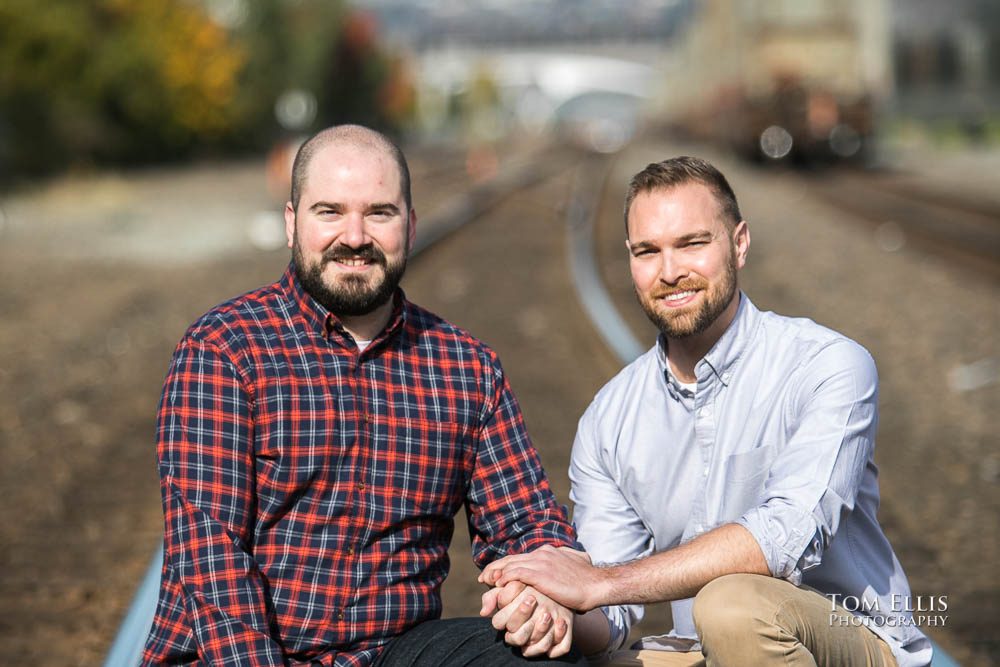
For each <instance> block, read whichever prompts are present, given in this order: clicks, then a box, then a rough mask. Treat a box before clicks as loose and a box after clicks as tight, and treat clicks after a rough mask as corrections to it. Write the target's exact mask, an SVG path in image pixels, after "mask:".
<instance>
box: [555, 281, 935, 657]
mask: <svg viewBox="0 0 1000 667" xmlns="http://www.w3.org/2000/svg"><path fill="white" fill-rule="evenodd" d="M740 298H741V300H740V306H739V310H738V312H737V315H736V318H735V319H734V321H733V323H732V324H731V325H730V327H729V328H728V329H727V331H726V332H725V333H724V334H723V335H722V337H721V338H720V339H719V341H718V342H717V343H716V344H715V345H714V346H713V347H712V349H711V350H710V351H709V353H708V354H707V355H705V358H704V359H702V360H701V361H699V362H698V364H697V366H696V367H695V375H696V376H697V387H696V389H695V391H694V392H691V391H689V390H687V389H685V388H684V387H682V386H681V385H680V384H679V383H678V382H677V380H676V379H675V378H674V377H673V375H672V374H671V373H670V371H669V365H668V363H667V360H666V357H665V354H664V349H663V344H664V341H663V339H662V338H661V341H660V343H659V344H657V345H655V346H654V347H653V348H652V349H651V350H649V351H648V352H646V353H645V354H644V355H642V356H641V357H639V359H637V360H636V361H634V362H633V363H631V364H629V365H628V366H627V367H626V368H625V369H624V370H622V371H621V372H620V373H619V374H618V375H617V376H616V377H615V378H614V379H612V380H611V381H610V382H609V383H608V384H607V385H605V386H604V388H603V389H601V391H600V392H599V393H598V394H597V396H596V397H595V399H594V401H593V403H592V404H591V405H590V407H589V408H588V409H587V411H586V413H584V415H583V417H582V418H581V419H580V424H579V428H578V430H577V436H576V442H575V443H574V445H573V456H572V462H571V464H570V479H571V481H572V491H571V494H570V495H571V498H572V500H573V502H574V503H575V504H576V509H575V515H574V521H575V523H576V525H577V530H578V533H579V539H580V541H581V543H582V544H583V545H584V546H585V547H586V549H587V551H588V552H589V553H590V554H591V557H592V558H593V559H594V561H595V562H602V563H618V562H624V561H629V560H633V559H635V558H639V557H642V556H648V555H649V554H652V553H654V552H656V551H663V550H665V549H670V548H672V547H676V546H677V545H679V544H681V543H683V542H686V541H688V540H691V539H693V538H695V537H697V536H698V535H700V534H702V533H704V532H706V531H708V530H711V529H712V528H715V527H717V526H719V525H721V524H724V523H738V524H740V525H742V526H744V527H745V528H747V530H749V531H750V533H751V534H752V535H753V536H754V537H755V538H756V540H757V542H758V543H759V544H760V548H761V550H762V551H763V552H764V556H765V558H766V559H767V564H768V567H769V568H770V570H771V573H772V575H774V576H775V577H780V578H782V579H787V580H788V581H790V582H792V583H794V584H796V585H798V584H806V585H808V586H811V587H813V588H815V589H817V590H819V591H820V592H822V593H826V594H834V593H836V594H841V595H845V596H856V597H857V598H858V599H859V600H864V603H862V604H860V605H857V606H858V607H860V608H859V610H858V612H857V614H858V615H859V618H862V620H863V621H864V624H865V625H866V626H867V627H870V628H871V629H872V630H873V631H874V632H875V633H876V634H878V635H879V636H880V637H882V638H883V639H884V640H885V641H886V642H888V644H889V646H890V647H891V648H892V651H893V653H894V654H895V656H896V659H897V660H898V662H899V664H900V666H901V667H911V666H912V667H915V666H917V665H926V664H929V663H930V659H931V646H930V642H929V641H928V640H927V638H926V637H925V636H924V635H923V633H921V632H920V630H919V629H918V628H917V627H915V625H914V620H913V617H912V614H911V613H910V612H908V611H907V609H908V608H912V605H909V604H906V602H907V601H909V600H910V599H911V598H910V587H909V584H908V583H907V581H906V575H905V574H904V573H903V569H902V567H901V566H900V564H899V561H898V560H897V559H896V556H895V554H894V553H893V551H892V547H891V546H890V545H889V542H888V540H887V539H886V537H885V534H884V533H883V532H882V529H881V527H880V526H879V524H878V520H877V518H876V511H877V510H878V504H879V493H878V469H877V468H876V466H875V463H874V462H873V459H872V454H873V450H874V445H875V429H876V425H877V421H878V407H877V401H878V376H877V374H876V371H875V364H874V362H873V361H872V358H871V356H870V355H869V354H868V352H867V351H865V349H864V348H862V347H861V346H860V345H858V344H857V343H855V342H854V341H851V340H850V339H848V338H845V337H844V336H842V335H840V334H838V333H836V332H834V331H831V330H830V329H827V328H825V327H822V326H820V325H818V324H816V323H815V322H813V321H812V320H807V319H792V318H787V317H782V316H780V315H775V314H774V313H769V312H765V313H762V312H760V311H759V310H757V308H755V307H754V305H753V304H752V303H751V302H750V300H749V299H748V298H747V297H746V295H741V297H740ZM862 610H864V611H862ZM852 611H853V610H852ZM672 612H673V618H674V629H673V630H672V631H671V633H670V637H671V639H668V640H666V641H661V642H659V645H661V646H663V647H665V648H668V647H669V646H671V645H675V646H676V645H677V644H682V643H683V642H675V641H672V638H673V637H677V638H682V639H683V638H687V639H696V638H697V635H696V633H695V629H694V623H693V622H692V620H691V601H690V600H681V601H676V602H674V603H672ZM605 613H606V614H607V615H608V618H609V621H610V623H611V626H612V642H613V643H617V644H621V642H623V641H624V640H625V638H626V637H627V636H628V632H629V628H630V625H631V624H632V623H634V622H637V621H638V620H639V619H641V618H642V607H641V606H624V607H611V608H607V609H605ZM864 617H866V618H864ZM649 645H650V647H652V646H654V645H657V642H655V641H652V642H650V644H649ZM690 645H691V646H693V647H697V644H696V643H695V644H690Z"/></svg>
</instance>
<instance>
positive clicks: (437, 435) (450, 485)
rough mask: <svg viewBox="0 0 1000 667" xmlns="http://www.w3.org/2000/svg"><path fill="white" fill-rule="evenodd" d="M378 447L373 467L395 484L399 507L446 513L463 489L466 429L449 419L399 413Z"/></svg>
mask: <svg viewBox="0 0 1000 667" xmlns="http://www.w3.org/2000/svg"><path fill="white" fill-rule="evenodd" d="M380 445H381V446H380V447H379V448H378V453H377V457H378V468H381V469H382V471H384V474H386V475H387V476H388V477H389V478H390V479H389V480H388V481H389V483H390V488H393V489H398V490H399V501H400V502H399V503H398V505H397V503H393V504H394V505H397V506H398V507H399V509H401V510H402V511H404V512H406V513H415V514H417V515H425V514H432V515H441V514H447V515H448V516H451V515H452V514H454V513H455V512H457V511H458V508H459V507H460V506H461V504H462V500H463V497H464V493H465V482H466V479H465V465H466V463H465V462H466V453H467V450H468V432H467V429H466V427H465V426H464V425H461V424H458V423H456V422H453V421H425V420H417V419H398V420H394V421H393V422H392V423H390V424H389V428H388V429H387V432H386V433H385V441H384V442H383V443H380Z"/></svg>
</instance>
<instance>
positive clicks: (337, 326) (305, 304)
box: [279, 263, 407, 352]
mask: <svg viewBox="0 0 1000 667" xmlns="http://www.w3.org/2000/svg"><path fill="white" fill-rule="evenodd" d="M279 283H280V285H281V288H282V290H284V292H285V296H286V297H287V298H288V300H289V301H290V302H291V303H292V305H293V306H294V307H295V308H296V309H298V311H299V313H301V315H302V317H303V319H304V320H305V321H306V325H307V326H308V327H309V329H311V330H312V331H315V332H316V333H318V334H320V335H321V336H323V337H324V338H326V337H327V336H330V335H337V336H339V337H340V338H346V337H347V336H348V333H347V331H346V330H345V329H344V327H343V325H342V324H341V322H340V318H339V317H337V316H336V315H334V314H333V313H331V312H330V311H329V310H327V309H326V307H325V306H323V304H321V303H320V302H318V301H316V299H314V298H313V297H312V295H310V294H309V293H308V292H306V291H305V289H304V288H303V287H302V284H301V283H300V282H299V279H298V276H297V275H296V274H295V265H294V264H293V263H289V264H288V267H287V268H286V269H285V273H284V275H282V276H281V280H280V281H279ZM406 303H407V301H406V294H404V293H403V290H402V289H400V288H397V289H396V292H395V294H393V296H392V314H390V315H389V322H388V323H387V324H386V326H385V328H384V329H382V332H381V333H379V335H378V336H376V337H375V338H374V339H373V340H372V342H371V344H370V345H369V346H368V348H367V349H366V350H365V351H366V352H367V351H368V350H370V349H374V348H375V347H377V346H378V345H379V343H380V342H381V341H384V340H386V339H387V338H390V337H391V336H393V335H395V334H396V333H398V332H399V330H400V329H401V328H402V326H403V322H404V321H405V320H406V308H405V305H406Z"/></svg>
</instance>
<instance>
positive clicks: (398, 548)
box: [143, 267, 575, 666]
mask: <svg viewBox="0 0 1000 667" xmlns="http://www.w3.org/2000/svg"><path fill="white" fill-rule="evenodd" d="M157 440H158V443H157V455H158V460H159V471H160V478H161V490H162V494H163V505H164V512H165V515H166V516H165V521H166V536H165V552H166V553H165V557H164V565H163V574H162V583H161V587H160V598H159V604H158V607H157V611H156V618H155V620H154V622H153V627H152V630H151V633H150V636H149V639H148V640H147V643H146V650H145V654H144V656H143V660H144V663H154V664H162V663H169V664H179V663H189V662H191V663H211V664H240V665H289V664H291V665H295V664H302V663H304V664H321V665H359V666H360V665H367V664H370V663H371V662H373V661H374V659H375V658H376V657H377V656H378V654H379V652H380V649H381V647H382V646H383V645H384V644H385V643H386V642H388V641H389V640H390V639H391V638H392V637H394V636H396V635H398V634H400V633H402V632H404V631H405V630H407V629H408V628H411V627H413V626H414V625H416V624H418V623H420V622H422V621H425V620H427V619H432V618H437V617H439V616H440V615H441V598H440V588H441V583H442V581H444V578H445V576H446V575H447V574H448V567H449V562H448V556H447V549H448V544H449V542H450V541H451V537H452V533H453V531H454V520H453V516H454V515H455V513H456V512H457V511H458V509H459V507H460V506H461V505H462V504H463V503H464V504H465V505H466V507H467V509H468V513H469V524H470V530H471V533H472V536H473V538H472V540H473V555H474V558H475V561H476V564H477V565H479V566H480V567H483V566H484V565H485V564H486V563H488V562H490V561H491V560H493V559H494V558H497V557H500V556H503V555H505V554H508V553H518V552H524V551H530V550H532V549H535V548H537V547H539V546H541V545H543V544H553V545H565V544H570V545H572V544H575V536H574V533H573V530H572V527H571V526H570V525H569V523H568V522H567V520H566V515H565V511H564V509H563V508H562V507H560V506H559V505H558V504H557V503H556V500H555V498H554V497H553V495H552V492H551V491H550V489H549V485H548V482H547V481H546V479H545V476H544V473H543V472H542V469H541V466H540V464H539V460H538V456H537V453H536V452H535V450H534V448H533V446H532V444H531V441H530V440H529V439H528V436H527V434H526V433H525V429H524V423H523V421H522V417H521V411H520V408H519V407H518V404H517V401H516V399H515V398H514V395H513V394H512V393H511V390H510V387H509V385H508V383H507V380H506V378H505V377H504V374H503V370H502V369H501V367H500V362H499V360H498V359H497V357H496V354H495V353H494V352H493V351H492V350H490V349H489V348H488V347H486V346H485V345H484V344H483V343H481V342H479V341H477V340H476V339H475V338H472V337H471V336H470V335H469V334H467V333H465V332H464V331H461V330H460V329H458V328H456V327H454V326H452V325H451V324H448V323H447V322H445V321H443V320H442V319H440V318H438V317H436V316H435V315H432V314H431V313H429V312H427V311H425V310H423V309H421V308H419V307H417V306H415V305H413V304H412V303H409V302H408V301H406V300H405V298H403V296H402V293H399V294H397V296H396V300H395V309H394V312H393V315H392V318H391V319H390V322H389V324H388V326H387V327H386V329H385V330H384V331H383V332H382V334H381V335H380V336H379V337H378V338H377V339H375V340H374V341H372V343H371V345H370V346H369V347H368V348H367V349H366V350H365V351H364V352H359V351H358V348H357V346H356V345H355V343H354V341H353V339H352V338H351V337H350V336H349V335H348V334H347V332H346V331H345V330H344V328H343V327H342V325H341V324H340V323H339V322H338V321H337V319H336V318H335V317H334V316H332V315H330V314H329V313H328V312H326V311H325V310H324V309H323V308H322V307H321V306H320V305H318V304H317V303H316V302H315V301H314V300H313V299H312V298H311V297H309V296H308V295H307V294H306V293H305V292H303V291H302V288H301V286H300V285H299V284H298V282H297V280H296V279H295V277H294V271H293V270H292V269H291V267H290V268H289V270H288V271H287V272H286V273H285V275H284V276H283V277H282V278H281V279H280V280H279V281H278V282H277V283H274V284H272V285H269V286H267V287H264V288H261V289H259V290H256V291H254V292H250V293H249V294H246V295H244V296H242V297H239V298H237V299H235V300H233V301H230V302H228V303H225V304H223V305H221V306H219V307H217V308H215V309H213V310H212V311H210V312H209V313H208V314H207V315H205V316H204V317H202V318H201V319H200V320H199V321H198V322H196V323H195V324H194V325H193V326H192V327H191V329H189V330H188V332H187V334H186V335H185V336H184V338H183V339H182V340H181V342H180V344H179V345H178V346H177V350H176V352H175V354H174V358H173V362H172V364H171V366H170V371H169V373H168V375H167V379H166V383H165V386H164V389H163V396H162V399H161V402H160V409H159V417H158V423H157Z"/></svg>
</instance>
